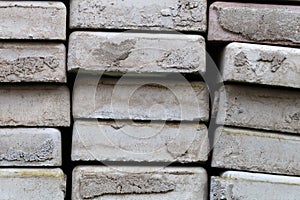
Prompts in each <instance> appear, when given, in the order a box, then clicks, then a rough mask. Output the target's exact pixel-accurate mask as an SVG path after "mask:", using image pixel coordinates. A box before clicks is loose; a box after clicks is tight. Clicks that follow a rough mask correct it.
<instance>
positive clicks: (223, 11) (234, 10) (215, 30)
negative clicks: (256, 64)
mask: <svg viewBox="0 0 300 200" xmlns="http://www.w3.org/2000/svg"><path fill="white" fill-rule="evenodd" d="M274 3H275V1H274ZM299 18H300V7H299V6H296V5H295V6H290V5H271V4H258V3H257V4H254V3H236V2H214V3H213V4H212V5H211V6H210V8H209V30H208V40H209V41H224V42H225V41H227V42H228V41H236V42H251V43H268V44H279V45H290V46H299V45H300V34H299V31H300V21H299Z"/></svg>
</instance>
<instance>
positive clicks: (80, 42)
mask: <svg viewBox="0 0 300 200" xmlns="http://www.w3.org/2000/svg"><path fill="white" fill-rule="evenodd" d="M69 41H70V43H69V53H68V54H69V55H68V57H69V59H68V70H70V71H71V70H76V69H82V70H87V71H98V72H99V71H100V72H103V71H109V72H123V73H125V72H137V73H144V72H178V73H191V72H194V73H196V72H200V73H205V68H206V65H205V57H206V51H205V40H204V38H203V37H202V36H200V35H184V34H150V33H129V32H127V33H126V32H125V33H112V32H74V33H72V34H71V36H70V40H69Z"/></svg>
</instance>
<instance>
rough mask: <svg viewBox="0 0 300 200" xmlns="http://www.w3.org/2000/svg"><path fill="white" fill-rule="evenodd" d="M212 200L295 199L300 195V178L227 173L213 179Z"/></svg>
mask: <svg viewBox="0 0 300 200" xmlns="http://www.w3.org/2000/svg"><path fill="white" fill-rule="evenodd" d="M210 187H211V189H210V199H211V200H220V199H228V200H234V199H245V200H253V199H274V200H280V199H291V200H292V199H293V200H296V199H298V198H299V195H300V178H299V177H290V176H279V175H267V174H256V173H247V172H237V171H236V172H233V171H227V172H225V173H223V174H222V175H221V176H220V177H217V176H213V177H212V178H211V186H210Z"/></svg>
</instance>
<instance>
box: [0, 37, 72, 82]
mask: <svg viewBox="0 0 300 200" xmlns="http://www.w3.org/2000/svg"><path fill="white" fill-rule="evenodd" d="M0 65H1V68H0V82H60V83H65V82H66V81H67V77H66V48H65V46H64V45H63V44H58V43H20V42H19V43H11V42H1V43H0Z"/></svg>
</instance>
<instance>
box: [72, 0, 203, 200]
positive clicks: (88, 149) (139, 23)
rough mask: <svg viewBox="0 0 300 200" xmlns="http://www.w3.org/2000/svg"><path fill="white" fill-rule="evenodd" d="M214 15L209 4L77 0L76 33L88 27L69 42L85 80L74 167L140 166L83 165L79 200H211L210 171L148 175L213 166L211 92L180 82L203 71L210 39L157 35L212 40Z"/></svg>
mask: <svg viewBox="0 0 300 200" xmlns="http://www.w3.org/2000/svg"><path fill="white" fill-rule="evenodd" d="M206 8H207V6H206V1H204V0H197V1H194V2H193V3H191V2H181V1H177V0H168V1H157V0H156V1H139V2H137V1H133V0H125V1H114V0H113V1H97V0H73V1H71V5H70V28H71V29H79V30H80V29H85V31H84V32H83V31H75V32H73V33H72V34H71V36H70V41H69V52H68V70H69V71H70V72H78V74H77V78H76V81H75V85H74V93H73V117H74V127H73V142H72V160H73V161H82V162H85V161H100V162H102V163H104V164H106V165H108V164H109V163H110V162H115V161H116V162H118V163H124V165H126V164H128V163H129V162H133V165H137V166H134V167H121V166H119V167H112V166H100V165H99V166H78V167H77V168H75V170H74V171H73V177H72V179H73V182H72V199H74V200H75V199H76V200H78V199H206V198H207V191H206V190H207V175H206V171H205V170H204V169H203V168H201V167H198V168H187V167H159V168H157V167H154V168H153V167H147V165H150V163H152V164H151V165H153V163H160V164H161V163H165V166H167V165H168V164H170V163H172V162H181V163H192V162H206V161H207V159H208V158H207V157H208V151H209V143H208V136H207V127H206V126H205V125H204V123H205V122H207V121H208V118H209V99H208V98H209V95H208V91H207V88H206V86H205V84H204V83H203V82H198V81H195V82H191V83H190V82H188V81H186V80H185V79H184V78H183V76H181V75H180V74H179V73H199V72H200V73H205V40H204V38H203V37H202V36H200V35H181V34H179V33H175V34H174V33H172V32H165V33H160V32H158V31H168V30H180V31H182V30H184V31H198V32H204V31H205V30H206ZM102 29H114V30H117V29H118V30H126V29H131V30H147V31H149V32H145V33H141V32H132V31H130V32H129V31H127V32H126V31H125V32H109V30H108V32H99V31H100V30H102ZM108 73H110V74H111V73H113V74H114V75H115V76H114V77H111V76H110V77H107V76H102V77H101V78H100V75H103V74H104V75H107V74H108ZM121 74H123V76H120V75H121ZM166 74H168V75H169V76H171V77H172V78H171V79H170V78H168V77H169V76H167V75H166ZM174 77H175V78H174ZM133 121H134V122H133ZM149 121H151V122H149ZM140 162H143V163H144V165H145V167H138V166H139V163H140Z"/></svg>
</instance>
